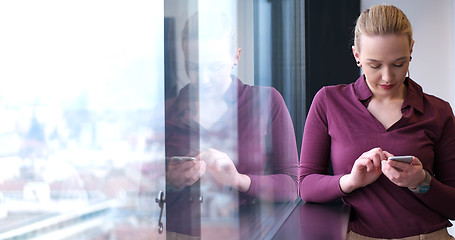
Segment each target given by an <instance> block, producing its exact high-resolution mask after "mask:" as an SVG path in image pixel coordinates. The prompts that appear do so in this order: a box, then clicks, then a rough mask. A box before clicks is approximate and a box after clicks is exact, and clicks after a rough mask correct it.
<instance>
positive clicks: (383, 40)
mask: <svg viewBox="0 0 455 240" xmlns="http://www.w3.org/2000/svg"><path fill="white" fill-rule="evenodd" d="M412 45H413V43H412V44H411V46H409V40H408V37H407V36H406V35H396V34H390V35H382V36H368V35H362V36H361V39H360V51H356V49H355V48H354V47H353V53H354V56H355V58H356V60H357V61H360V64H361V66H362V68H363V71H364V73H365V76H366V82H367V84H368V87H369V88H370V90H371V92H372V93H373V96H375V97H392V98H394V97H404V90H405V86H404V84H403V82H404V79H405V77H406V73H407V72H408V67H409V62H410V57H411V53H412Z"/></svg>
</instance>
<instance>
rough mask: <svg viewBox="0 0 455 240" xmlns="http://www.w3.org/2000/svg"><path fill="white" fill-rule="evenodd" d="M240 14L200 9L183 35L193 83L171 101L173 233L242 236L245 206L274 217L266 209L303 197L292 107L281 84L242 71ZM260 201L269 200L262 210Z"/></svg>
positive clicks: (186, 64) (168, 108)
mask: <svg viewBox="0 0 455 240" xmlns="http://www.w3.org/2000/svg"><path fill="white" fill-rule="evenodd" d="M200 4H201V3H200ZM217 4H218V3H217ZM170 5H171V4H170ZM165 7H166V6H165ZM200 9H201V7H200ZM171 11H172V9H171V10H167V13H168V14H169V15H172V13H170V12H171ZM176 12H177V11H176ZM187 16H188V15H185V14H184V15H183V16H181V15H179V14H178V13H174V17H175V18H179V17H180V18H182V17H185V18H188V17H187ZM235 18H236V13H235V12H234V13H233V14H227V13H225V12H217V11H208V12H207V11H194V13H193V14H192V15H191V16H190V17H189V19H185V20H186V21H185V23H184V25H183V27H182V29H183V30H182V32H181V37H180V38H179V37H175V39H176V40H175V41H177V42H176V43H174V44H175V45H176V46H179V47H180V48H176V49H178V51H182V58H180V59H176V60H175V61H171V62H177V63H178V62H180V63H181V64H182V66H184V71H185V75H186V76H187V79H188V81H189V82H188V83H187V84H186V85H184V86H183V87H182V88H181V89H180V90H179V92H178V94H177V96H175V97H170V98H168V99H167V100H166V110H165V111H166V126H165V128H166V130H165V131H166V140H165V142H166V160H167V161H166V213H167V215H166V224H167V226H166V227H167V229H166V230H167V237H168V238H169V239H187V238H188V236H190V237H193V238H195V239H197V238H200V237H202V239H214V238H226V239H239V238H241V237H245V235H244V233H246V232H245V231H244V230H245V229H243V230H242V228H241V227H242V225H243V226H245V225H244V224H240V222H242V216H243V215H244V213H245V211H248V209H252V208H256V211H251V212H250V213H249V215H248V217H251V216H252V215H255V214H256V217H258V219H256V220H258V221H261V220H262V219H261V218H266V219H267V218H268V217H271V218H272V222H273V217H276V216H272V215H270V216H267V213H263V212H261V210H262V211H263V210H267V207H270V208H271V210H270V211H271V212H273V211H274V209H273V207H274V203H275V202H293V201H294V200H295V199H296V198H297V183H296V180H297V179H296V174H297V164H298V163H297V162H298V159H297V150H296V142H295V136H294V129H293V126H292V122H291V119H290V116H289V113H288V110H287V108H286V106H285V104H284V101H283V98H282V97H281V95H280V94H279V93H278V92H277V91H276V90H275V89H273V88H270V87H258V86H250V85H247V84H244V83H243V82H242V81H241V80H240V79H239V78H238V77H237V76H236V72H237V69H238V68H239V67H240V62H241V61H240V57H241V54H242V52H243V51H244V50H243V49H240V48H239V47H238V46H237V28H236V27H235V24H233V22H232V19H235ZM251 20H252V19H251ZM165 31H166V30H165ZM175 32H176V33H178V32H179V30H178V29H175ZM165 35H168V33H166V32H165ZM175 35H178V34H175ZM180 41H181V42H180ZM250 51H251V50H250ZM247 52H248V51H247ZM166 54H167V53H166ZM173 56H174V55H171V56H169V55H166V56H165V58H172V57H173ZM175 69H176V68H175ZM251 71H252V70H251ZM176 75H178V74H176ZM173 80H174V79H171V78H166V81H173ZM166 84H167V86H173V85H174V84H170V83H166ZM266 203H270V204H269V205H266ZM264 204H265V205H264ZM258 205H263V206H265V207H262V208H261V207H260V208H259V209H260V211H258V210H257V209H258V207H257V206H258ZM248 206H251V208H249V207H248ZM259 226H260V224H259ZM245 227H246V228H249V227H250V225H246V226H245ZM252 231H260V228H256V229H252Z"/></svg>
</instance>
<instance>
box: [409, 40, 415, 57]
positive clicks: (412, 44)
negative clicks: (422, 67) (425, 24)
mask: <svg viewBox="0 0 455 240" xmlns="http://www.w3.org/2000/svg"><path fill="white" fill-rule="evenodd" d="M414 43H415V41H414V40H412V42H411V50H410V52H409V54H412V49H413V48H414Z"/></svg>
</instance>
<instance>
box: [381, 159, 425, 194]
mask: <svg viewBox="0 0 455 240" xmlns="http://www.w3.org/2000/svg"><path fill="white" fill-rule="evenodd" d="M382 172H383V173H384V175H385V176H386V177H387V178H389V179H390V181H392V182H393V183H395V184H396V185H398V186H400V187H409V188H416V187H417V185H419V184H420V183H421V182H423V181H424V180H425V171H424V170H423V166H422V163H421V162H420V160H419V159H418V158H416V157H413V159H412V162H411V164H409V163H403V162H398V161H393V160H383V161H382Z"/></svg>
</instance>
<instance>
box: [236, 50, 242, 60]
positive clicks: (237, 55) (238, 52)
mask: <svg viewBox="0 0 455 240" xmlns="http://www.w3.org/2000/svg"><path fill="white" fill-rule="evenodd" d="M240 54H242V49H241V48H237V52H236V54H235V60H236V61H237V62H238V61H239V60H240Z"/></svg>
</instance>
